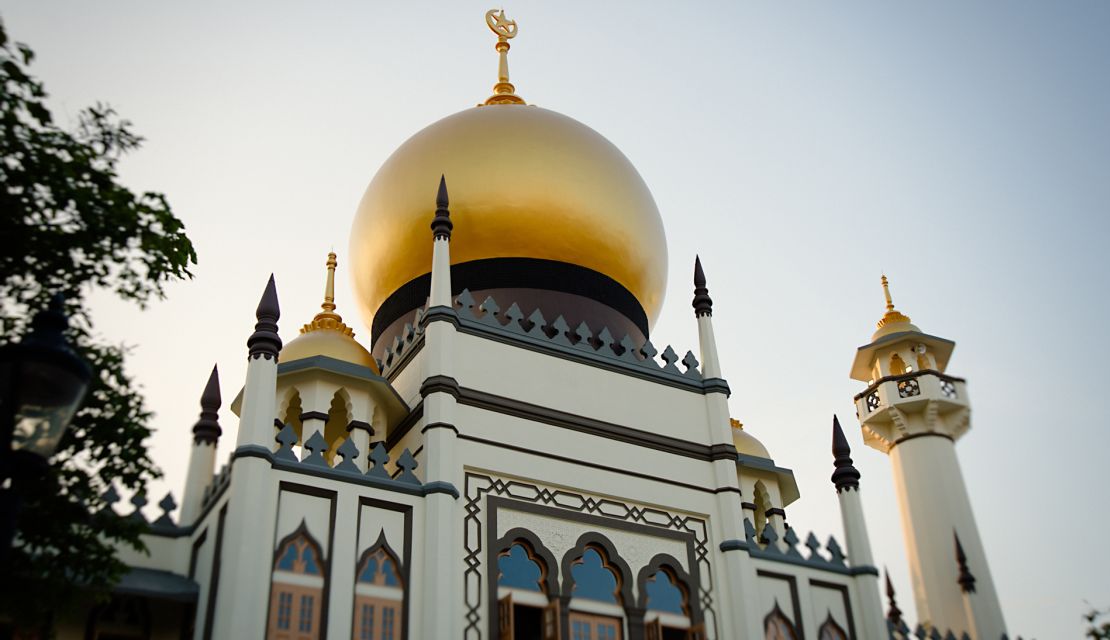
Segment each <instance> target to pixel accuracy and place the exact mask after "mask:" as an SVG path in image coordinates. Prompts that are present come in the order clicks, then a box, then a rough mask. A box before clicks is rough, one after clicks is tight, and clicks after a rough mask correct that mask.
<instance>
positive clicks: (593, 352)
mask: <svg viewBox="0 0 1110 640" xmlns="http://www.w3.org/2000/svg"><path fill="white" fill-rule="evenodd" d="M439 309H440V308H438V307H437V308H436V309H431V310H421V311H419V312H417V316H416V319H415V324H406V325H405V326H404V328H403V329H402V331H401V335H399V336H398V337H396V338H394V340H393V343H392V344H391V345H390V346H389V347H388V348H387V349H386V351H385V354H384V356H383V357H382V359H381V361H380V362H379V368H380V369H381V371H382V375H383V376H387V377H388V376H389V375H391V374H392V373H394V372H395V371H397V369H398V367H399V366H400V365H401V364H402V363H404V362H407V361H408V360H409V359H410V358H411V356H412V354H413V353H415V352H416V351H417V350H418V349H419V348H420V346H421V345H422V344H423V342H422V340H421V338H422V337H423V335H424V327H425V326H426V324H427V321H428V319H429V315H432V314H433V313H434V312H436V311H437V310H439ZM442 311H443V312H445V313H450V312H448V311H447V310H446V309H443V310H442ZM436 315H438V314H436ZM452 321H455V322H457V324H458V326H459V328H460V329H461V330H463V331H467V332H471V333H480V334H482V335H483V336H486V337H492V338H494V339H498V340H502V341H506V342H508V341H511V342H512V343H513V344H518V345H523V346H525V347H528V348H533V349H536V350H540V351H544V352H548V353H555V354H559V355H565V356H569V357H571V358H573V359H581V360H583V361H585V362H589V363H591V364H595V365H599V366H604V367H607V368H610V369H613V370H616V371H620V372H622V373H629V374H632V375H636V376H639V377H645V378H648V379H652V380H656V381H660V382H666V383H669V384H672V385H674V386H681V387H684V388H689V389H696V390H698V391H701V392H705V391H724V392H726V393H727V392H728V385H727V384H726V383H725V382H724V381H723V380H720V379H714V378H710V379H703V378H702V374H701V371H700V370H699V369H698V366H699V363H698V360H697V358H696V357H695V356H694V353H693V352H692V351H687V352H686V355H685V356H683V357H682V358H681V359H680V358H679V356H678V353H677V352H675V350H674V349H673V348H672V347H670V346H667V347H666V348H665V349H663V351H662V352H660V351H659V350H658V349H657V348H656V347H655V345H653V344H652V343H651V341H650V340H645V341H644V342H643V343H642V344H636V343H635V342H634V341H633V340H632V339H631V338H630V337H629V336H628V335H625V336H624V337H623V338H622V339H621V340H619V341H618V340H616V339H615V338H614V337H613V335H612V333H611V332H610V331H609V329H608V328H602V329H601V330H600V331H596V332H595V331H594V330H592V329H591V328H590V327H589V325H587V324H586V323H585V322H581V323H579V324H578V326H577V327H574V328H571V326H570V325H569V324H568V323H567V321H566V319H565V318H563V316H561V315H560V316H558V317H556V318H555V319H554V320H552V321H550V322H548V321H547V319H546V318H545V317H544V316H543V313H541V312H540V311H539V310H538V309H537V310H536V311H533V312H532V314H531V315H530V316H528V317H527V318H526V317H525V316H524V313H523V312H522V311H521V310H520V307H519V306H518V305H517V304H516V303H513V304H512V305H510V306H509V308H508V309H506V310H505V311H502V310H501V308H500V307H499V306H498V304H497V302H496V301H495V300H494V299H493V298H492V297H487V298H486V299H485V301H483V302H482V303H481V304H480V305H475V300H474V297H473V296H472V295H471V293H470V291H469V290H467V289H464V290H463V291H462V293H460V294H459V295H458V296H457V297H456V299H455V308H454V317H453V318H452Z"/></svg>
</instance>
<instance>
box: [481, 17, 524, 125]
mask: <svg viewBox="0 0 1110 640" xmlns="http://www.w3.org/2000/svg"><path fill="white" fill-rule="evenodd" d="M486 26H487V27H489V28H490V31H492V32H494V33H495V34H497V44H496V45H494V49H496V50H497V55H498V64H497V84H495V85H493V95H492V96H490V97H489V98H487V99H486V101H485V102H484V103H483V104H486V105H490V104H524V100H523V99H522V98H521V97H520V96H518V95H516V87H514V86H513V84H512V83H511V82H509V40H511V39H513V38H515V37H516V34H517V26H516V20H509V19H508V18H506V17H505V10H504V9H490V10H489V11H487V12H486ZM479 106H481V105H479Z"/></svg>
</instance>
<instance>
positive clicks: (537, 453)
mask: <svg viewBox="0 0 1110 640" xmlns="http://www.w3.org/2000/svg"><path fill="white" fill-rule="evenodd" d="M459 440H467V441H470V442H476V443H478V444H482V445H486V446H488V447H498V448H500V449H508V450H509V451H515V452H517V453H523V454H526V455H533V456H537V457H540V458H544V459H545V460H558V461H559V462H565V463H567V464H576V465H579V466H583V467H589V468H591V469H599V470H601V471H608V472H611V473H619V474H621V475H625V476H632V477H634V478H640V479H641V480H649V481H651V482H660V483H663V484H669V485H671V486H674V487H682V488H683V489H689V490H691V491H701V492H703V493H724V492H726V491H738V490H737V489H736V488H735V487H722V488H720V489H706V488H705V487H699V486H697V485H694V484H688V483H685V482H679V481H678V480H672V479H670V478H667V477H663V476H653V475H648V474H646V473H639V472H636V471H631V470H628V469H618V468H616V467H609V466H606V465H603V464H597V463H594V462H587V461H585V460H578V459H576V458H568V457H566V456H561V455H558V454H555V453H549V452H546V451H536V450H535V449H528V448H526V447H518V446H516V445H513V444H507V443H504V442H497V441H495V440H486V439H485V438H479V437H477V436H472V435H468V434H465V433H464V434H460V435H459Z"/></svg>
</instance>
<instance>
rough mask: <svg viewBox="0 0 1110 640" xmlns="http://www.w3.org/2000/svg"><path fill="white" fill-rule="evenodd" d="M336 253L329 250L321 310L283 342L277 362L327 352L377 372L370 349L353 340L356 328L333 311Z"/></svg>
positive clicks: (301, 358) (324, 354) (338, 358)
mask: <svg viewBox="0 0 1110 640" xmlns="http://www.w3.org/2000/svg"><path fill="white" fill-rule="evenodd" d="M336 265H337V262H336V259H335V253H329V254H328V262H327V267H328V278H327V284H326V285H325V286H324V303H323V304H321V305H320V307H321V309H322V311H320V313H317V314H316V317H314V318H313V319H312V322H309V323H308V324H306V325H304V326H303V327H301V335H299V336H297V337H296V338H294V339H293V340H292V341H290V342H289V343H288V344H286V345H285V346H284V347H283V348H282V350H281V355H280V356H278V361H279V362H293V361H294V360H303V359H304V358H311V357H313V356H327V357H329V358H335V359H336V360H342V361H344V362H350V363H352V364H357V365H360V366H363V367H367V368H369V369H371V370H373V371H374V373H378V364H377V363H376V362H374V358H373V357H371V355H370V352H369V351H367V350H366V348H365V347H363V346H362V345H361V344H359V343H358V342H357V341H355V332H354V331H353V330H352V329H351V328H350V327H348V326H347V325H345V324H343V317H342V316H340V315H339V314H338V313H336V312H335V267H336Z"/></svg>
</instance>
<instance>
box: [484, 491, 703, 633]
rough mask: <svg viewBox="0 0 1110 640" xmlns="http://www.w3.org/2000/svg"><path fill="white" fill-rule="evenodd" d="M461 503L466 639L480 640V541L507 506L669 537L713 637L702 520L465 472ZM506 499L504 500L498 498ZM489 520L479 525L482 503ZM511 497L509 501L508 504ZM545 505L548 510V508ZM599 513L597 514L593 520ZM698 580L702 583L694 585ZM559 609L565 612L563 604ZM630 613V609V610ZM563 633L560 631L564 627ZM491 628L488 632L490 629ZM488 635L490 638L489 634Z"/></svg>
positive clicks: (492, 608) (487, 538)
mask: <svg viewBox="0 0 1110 640" xmlns="http://www.w3.org/2000/svg"><path fill="white" fill-rule="evenodd" d="M465 482H466V491H465V497H466V501H465V504H464V512H465V513H466V516H465V517H464V520H463V526H464V529H463V531H464V534H463V552H464V554H465V556H464V562H465V563H466V569H465V570H464V572H463V594H462V595H463V602H464V604H465V606H466V623H467V624H466V627H465V629H464V631H463V635H464V637H465V638H467V639H469V640H477V639H480V638H481V637H482V636H481V629H480V627H479V622H480V621H481V618H482V616H481V614H480V613H479V612H480V611H481V610H482V607H483V603H482V601H481V600H482V595H481V594H482V591H483V586H482V580H483V579H486V580H487V582H488V578H483V576H482V572H481V565H482V562H481V560H480V558H481V557H482V552H483V547H482V545H483V542H484V543H485V544H486V547H487V549H488V547H489V546H490V544H492V542H493V540H494V536H495V535H496V531H497V511H498V509H499V508H502V507H505V508H508V507H511V508H512V509H514V510H518V511H526V512H529V513H536V514H540V515H543V516H547V517H555V518H561V519H564V520H572V521H576V522H580V523H585V524H587V525H589V526H598V527H609V528H614V529H622V530H625V531H632V532H635V533H641V534H647V535H652V536H657V537H664V538H671V539H674V540H677V541H680V542H682V543H684V544H685V545H686V549H687V561H688V563H689V567H690V572H691V580H692V581H695V580H696V581H698V582H697V584H691V590H692V593H696V594H697V596H696V597H697V603H696V605H695V604H694V603H691V606H697V607H700V608H701V609H702V611H703V612H704V613H705V615H706V616H707V617H708V620H707V622H706V624H707V626H710V627H712V628H713V629H714V634H716V629H717V620H716V613H715V611H714V608H713V575H712V572H711V570H710V562H709V559H710V553H709V525H708V523H707V522H706V521H705V520H701V519H699V518H697V517H694V516H690V515H686V514H671V513H668V512H666V511H662V510H659V509H656V508H654V507H641V506H638V505H629V504H625V503H622V502H618V501H617V500H614V499H612V498H598V497H593V496H590V495H586V494H578V493H574V492H571V491H567V490H564V489H557V490H554V491H553V490H550V489H547V488H545V487H541V486H537V485H533V484H529V483H526V482H521V481H518V480H504V479H501V478H497V477H492V476H488V475H484V474H476V473H469V472H468V473H467V474H466V477H465ZM503 496H508V497H503ZM483 497H485V498H486V500H485V506H486V508H487V509H488V510H489V515H488V516H486V518H485V520H484V521H483V518H482V504H483V501H482V498H483ZM510 498H511V499H510ZM549 505H551V506H549ZM597 514H600V515H597ZM487 575H488V572H487ZM702 579H704V581H705V582H704V583H702V582H700V580H702ZM488 586H489V585H488V584H487V585H486V588H487V589H488ZM487 599H490V600H492V602H487V603H486V608H487V611H488V613H487V622H490V623H491V624H492V622H493V620H495V619H496V615H497V613H496V606H497V601H496V599H494V598H487ZM562 604H563V605H564V606H563V607H562V609H563V610H564V611H565V610H566V606H565V605H566V602H562ZM629 610H630V614H632V613H635V612H636V611H635V607H630V608H629ZM564 628H565V627H564ZM491 629H492V627H491ZM491 635H494V634H493V633H492V631H491Z"/></svg>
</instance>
